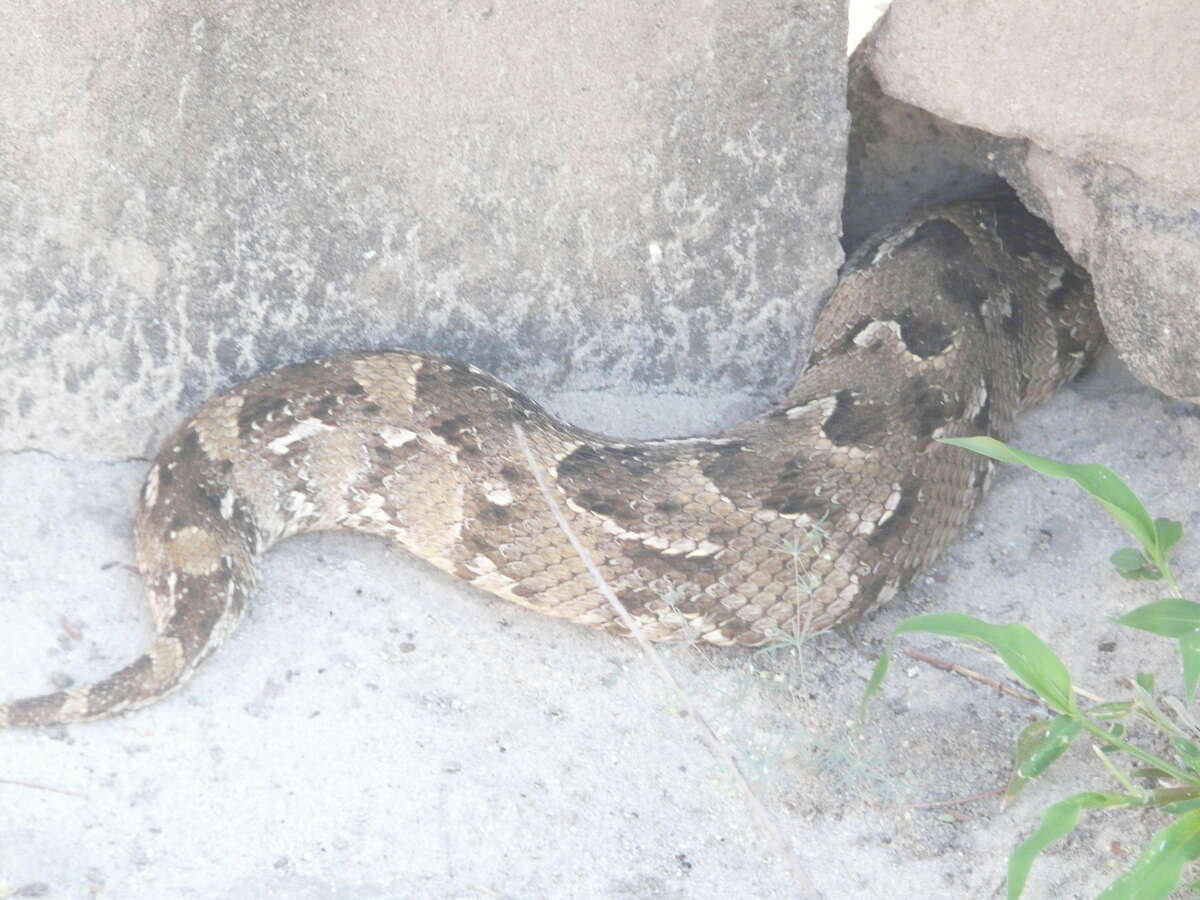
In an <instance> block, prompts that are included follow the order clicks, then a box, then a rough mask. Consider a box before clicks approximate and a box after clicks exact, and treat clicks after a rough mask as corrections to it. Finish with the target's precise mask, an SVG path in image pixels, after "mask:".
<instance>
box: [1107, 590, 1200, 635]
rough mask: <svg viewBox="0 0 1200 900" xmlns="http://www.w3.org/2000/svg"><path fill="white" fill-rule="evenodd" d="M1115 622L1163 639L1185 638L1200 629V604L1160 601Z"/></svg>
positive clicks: (1126, 614)
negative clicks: (1158, 635)
mask: <svg viewBox="0 0 1200 900" xmlns="http://www.w3.org/2000/svg"><path fill="white" fill-rule="evenodd" d="M1113 621H1114V622H1116V623H1117V624H1118V625H1128V626H1129V627H1130V628H1139V629H1141V630H1142V631H1149V632H1150V633H1152V634H1161V635H1162V636H1163V637H1171V638H1178V637H1183V636H1184V635H1185V634H1188V633H1190V632H1193V631H1196V630H1197V629H1200V603H1194V602H1192V601H1191V600H1179V599H1172V600H1158V601H1156V602H1154V603H1147V604H1146V605H1145V606H1139V607H1138V608H1137V609H1135V610H1132V611H1131V612H1127V613H1125V615H1123V616H1119V617H1118V618H1116V619H1113Z"/></svg>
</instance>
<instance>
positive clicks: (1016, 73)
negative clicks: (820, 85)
mask: <svg viewBox="0 0 1200 900" xmlns="http://www.w3.org/2000/svg"><path fill="white" fill-rule="evenodd" d="M1081 23H1086V27H1082V26H1081ZM1197 45H1200V7H1198V6H1197V5H1196V4H1195V3H1192V2H1191V0H1165V2H1162V3H1153V4H1139V3H1133V2H1118V3H1111V4H1106V5H1105V6H1104V7H1103V9H1102V10H1098V9H1097V7H1096V6H1095V5H1094V4H1089V3H1086V2H1084V0H1055V2H1050V3H1044V4H1040V5H1038V7H1037V9H1036V10H1031V9H1030V8H1029V7H1028V6H1024V5H1020V4H963V3H957V2H954V0H895V2H894V3H893V4H892V6H891V8H890V9H889V11H888V13H887V15H886V16H885V17H884V19H883V20H882V21H881V22H880V23H879V25H878V26H877V27H876V30H875V32H874V34H873V35H872V36H871V37H870V38H868V41H867V42H866V44H865V45H864V46H863V47H862V48H860V50H859V53H858V55H859V56H860V57H861V58H860V59H858V60H856V71H855V73H854V75H853V76H852V78H853V83H852V86H851V92H850V97H851V99H850V108H851V112H852V117H853V126H852V134H851V141H850V169H849V172H848V174H847V183H848V186H849V191H848V197H847V208H848V210H850V211H851V212H849V213H848V214H847V219H846V226H845V228H846V232H847V239H848V242H851V241H853V239H854V238H855V237H861V236H862V235H863V234H865V233H866V232H868V231H869V230H871V228H872V226H873V225H874V224H875V223H876V222H877V221H879V220H881V219H886V218H888V217H890V216H892V215H894V213H895V212H896V211H897V208H898V207H904V206H907V205H908V204H909V203H912V202H914V201H915V202H918V203H920V202H925V201H927V200H929V199H940V198H941V197H943V196H945V195H958V194H959V193H960V192H961V191H963V190H966V191H968V192H969V191H970V190H972V189H975V188H978V187H980V186H986V185H987V184H989V180H990V179H994V178H995V176H1000V177H1003V178H1004V179H1005V180H1007V181H1008V182H1009V183H1010V184H1012V186H1013V187H1015V188H1016V190H1017V192H1018V193H1019V194H1020V195H1021V197H1022V199H1024V200H1025V201H1026V203H1027V204H1028V205H1029V206H1030V207H1031V208H1033V209H1034V210H1035V211H1036V212H1038V213H1039V214H1041V215H1043V216H1045V217H1046V218H1047V219H1048V220H1049V221H1050V222H1051V224H1053V226H1054V227H1055V230H1056V231H1057V232H1058V234H1059V237H1060V238H1061V239H1062V241H1063V243H1064V244H1065V245H1066V247H1067V249H1068V250H1070V251H1071V253H1072V254H1073V255H1074V256H1075V257H1076V258H1077V259H1078V260H1079V262H1081V263H1082V264H1083V265H1084V266H1086V267H1087V269H1088V270H1089V271H1090V272H1091V273H1092V277H1093V279H1095V282H1096V287H1097V293H1098V296H1099V301H1100V307H1101V312H1102V314H1103V316H1104V320H1105V326H1106V328H1107V330H1108V333H1109V337H1110V338H1111V340H1112V341H1113V343H1114V345H1115V346H1116V347H1117V349H1118V351H1119V352H1120V354H1121V356H1122V358H1123V359H1124V360H1125V361H1126V363H1127V364H1128V365H1129V367H1130V369H1131V370H1132V371H1133V373H1134V374H1135V375H1136V376H1137V377H1139V378H1140V379H1142V380H1143V381H1145V382H1146V383H1148V384H1151V385H1153V386H1155V387H1157V388H1159V389H1160V390H1163V391H1166V392H1167V393H1170V394H1172V395H1173V396H1175V397H1178V398H1180V399H1186V400H1190V401H1193V402H1196V401H1200V304H1197V302H1196V285H1197V284H1198V283H1200V155H1198V154H1197V153H1196V152H1195V148H1196V146H1197V145H1198V144H1200V130H1198V129H1200V125H1198V124H1197V123H1200V91H1197V90H1196V85H1200V56H1198V55H1197V54H1196V52H1195V48H1196V46H1197ZM868 68H869V71H865V70H866V69H868ZM879 88H882V90H881V91H880V90H879ZM990 183H993V184H994V183H995V182H994V181H991V182H990Z"/></svg>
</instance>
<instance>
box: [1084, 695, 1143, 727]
mask: <svg viewBox="0 0 1200 900" xmlns="http://www.w3.org/2000/svg"><path fill="white" fill-rule="evenodd" d="M1131 712H1133V701H1132V700H1112V701H1109V702H1108V703H1097V704H1096V705H1095V706H1089V707H1088V711H1087V714H1088V718H1089V719H1096V720H1098V721H1100V722H1108V721H1111V720H1113V719H1123V718H1125V717H1126V716H1127V715H1129V714H1130V713H1131Z"/></svg>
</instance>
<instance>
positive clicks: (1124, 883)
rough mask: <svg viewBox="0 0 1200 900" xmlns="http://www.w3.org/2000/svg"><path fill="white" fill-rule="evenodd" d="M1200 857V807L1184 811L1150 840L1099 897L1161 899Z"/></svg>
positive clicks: (1099, 898) (1142, 899) (1102, 898)
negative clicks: (1184, 868)
mask: <svg viewBox="0 0 1200 900" xmlns="http://www.w3.org/2000/svg"><path fill="white" fill-rule="evenodd" d="M1198 856H1200V810H1193V811H1191V812H1188V813H1184V814H1183V815H1182V816H1180V817H1179V818H1178V819H1177V820H1176V821H1174V822H1172V823H1171V824H1170V825H1168V826H1167V827H1166V828H1163V829H1161V830H1160V831H1159V832H1158V833H1157V834H1155V835H1154V837H1152V838H1151V839H1150V845H1149V846H1148V847H1147V848H1146V849H1145V850H1144V851H1143V852H1142V855H1141V856H1139V857H1138V858H1137V860H1136V861H1135V862H1134V864H1133V866H1132V868H1130V870H1129V871H1128V872H1126V873H1125V874H1124V875H1122V876H1121V877H1120V878H1118V879H1117V880H1116V881H1114V882H1113V883H1112V884H1111V885H1109V886H1108V889H1107V890H1105V891H1104V893H1102V894H1100V896H1099V897H1097V900H1160V898H1164V897H1166V896H1168V895H1169V894H1170V893H1171V892H1172V891H1173V890H1175V888H1176V887H1178V886H1179V879H1180V877H1181V876H1182V874H1183V867H1184V866H1185V865H1187V864H1188V863H1189V862H1191V861H1192V860H1193V859H1195V858H1196V857H1198Z"/></svg>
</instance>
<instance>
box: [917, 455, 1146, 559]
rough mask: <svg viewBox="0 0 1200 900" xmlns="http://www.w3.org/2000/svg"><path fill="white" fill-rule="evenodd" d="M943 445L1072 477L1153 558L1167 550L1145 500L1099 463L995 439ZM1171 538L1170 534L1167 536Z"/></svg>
mask: <svg viewBox="0 0 1200 900" xmlns="http://www.w3.org/2000/svg"><path fill="white" fill-rule="evenodd" d="M941 442H942V443H943V444H952V445H953V446H955V447H962V448H964V449H966V450H971V451H973V452H975V453H980V454H982V455H984V456H990V457H991V458H992V459H998V460H1000V462H1007V463H1016V464H1018V465H1023V466H1028V467H1029V468H1031V469H1033V470H1034V471H1035V472H1041V473H1042V474H1043V475H1049V476H1051V477H1052V478H1069V479H1071V480H1072V481H1074V482H1075V483H1076V484H1078V485H1079V486H1080V487H1081V488H1083V489H1084V490H1085V491H1087V492H1088V493H1089V494H1091V495H1092V496H1093V497H1095V498H1096V499H1097V500H1099V501H1100V503H1101V504H1102V505H1103V506H1104V508H1105V509H1107V510H1108V511H1109V512H1110V513H1112V515H1113V516H1114V517H1115V518H1116V519H1117V521H1118V522H1120V523H1121V524H1122V525H1124V526H1125V528H1126V529H1127V530H1128V531H1129V533H1130V534H1132V535H1133V536H1134V537H1135V538H1136V539H1137V541H1138V543H1139V544H1141V545H1142V546H1143V547H1145V548H1146V553H1147V555H1148V556H1149V557H1150V558H1151V559H1161V558H1162V553H1164V552H1165V551H1164V550H1163V549H1162V548H1161V547H1160V545H1159V542H1158V530H1157V529H1156V527H1155V523H1154V520H1153V519H1151V518H1150V514H1149V513H1147V512H1146V509H1145V507H1144V506H1142V501H1140V500H1139V499H1138V498H1137V496H1136V495H1135V494H1134V493H1133V491H1131V490H1130V489H1129V487H1128V485H1126V484H1125V482H1124V481H1122V480H1121V479H1120V478H1119V477H1117V475H1116V474H1114V473H1113V472H1112V471H1111V470H1110V469H1108V468H1106V467H1105V466H1101V465H1098V464H1097V463H1082V464H1075V463H1061V462H1057V461H1055V460H1053V459H1046V457H1044V456H1037V455H1035V454H1033V453H1026V452H1025V451H1024V450H1017V449H1016V448H1015V447H1009V446H1008V445H1006V444H1004V443H1001V442H1000V441H998V440H996V439H995V438H989V437H969V438H941ZM1168 536H1169V534H1168Z"/></svg>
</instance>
